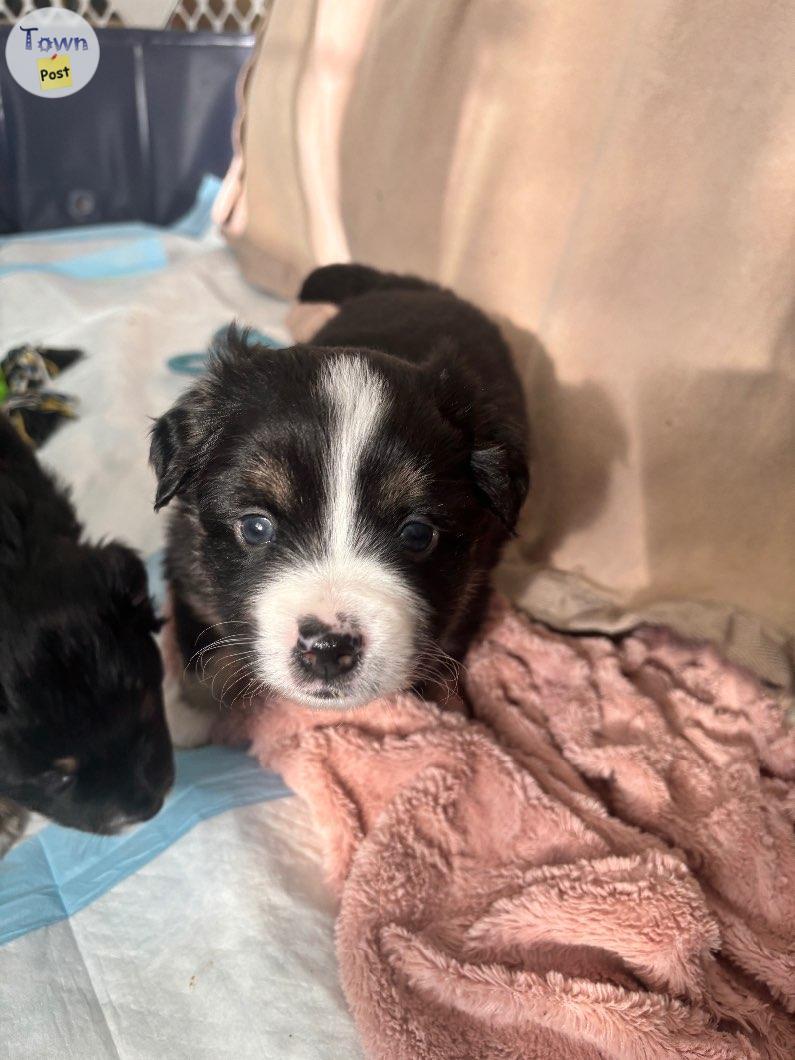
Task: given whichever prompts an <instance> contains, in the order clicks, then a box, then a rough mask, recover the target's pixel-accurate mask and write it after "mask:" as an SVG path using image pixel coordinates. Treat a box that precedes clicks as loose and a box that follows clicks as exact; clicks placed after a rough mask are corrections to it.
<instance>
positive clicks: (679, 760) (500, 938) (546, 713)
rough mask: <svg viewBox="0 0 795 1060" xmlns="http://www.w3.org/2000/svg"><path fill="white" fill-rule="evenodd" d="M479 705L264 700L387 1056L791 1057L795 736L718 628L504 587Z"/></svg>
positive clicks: (343, 949) (370, 1043) (479, 684)
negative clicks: (682, 629)
mask: <svg viewBox="0 0 795 1060" xmlns="http://www.w3.org/2000/svg"><path fill="white" fill-rule="evenodd" d="M465 685H466V692H467V695H468V698H469V700H470V702H471V706H472V709H473V711H474V719H469V718H467V717H465V716H464V715H463V714H462V713H460V712H459V710H457V709H456V702H454V701H451V702H449V703H447V704H442V705H433V704H429V703H423V702H421V701H419V700H417V699H415V698H413V697H411V696H408V695H406V696H401V697H398V698H396V699H394V700H390V701H388V702H382V703H374V704H371V705H370V706H368V707H366V708H364V709H362V710H359V711H354V712H351V713H348V714H334V713H331V712H323V711H321V712H311V711H306V710H302V709H300V708H298V707H296V706H295V705H294V704H290V703H270V704H266V705H265V707H264V709H263V711H262V713H261V714H260V715H259V716H258V717H257V719H256V720H255V722H254V724H253V726H252V734H253V736H254V740H255V750H256V752H257V753H258V754H259V756H260V758H261V760H262V761H263V762H264V763H265V764H267V765H268V766H271V767H273V768H275V769H277V770H279V771H281V772H282V773H283V775H284V777H285V779H286V780H287V781H288V783H289V784H290V785H291V786H292V787H293V788H294V789H295V790H296V791H297V792H298V793H299V794H301V795H302V796H303V797H304V798H305V799H306V800H307V801H308V802H309V805H310V807H311V810H312V813H313V815H314V818H315V821H316V823H317V826H318V828H319V829H320V832H321V834H322V836H323V839H324V842H325V851H326V859H327V865H328V870H329V875H330V878H331V882H332V885H333V887H334V888H335V890H336V892H337V893H338V895H339V898H340V912H339V920H338V924H337V949H338V956H339V962H340V974H341V977H342V982H343V986H344V989H345V992H346V995H347V998H348V1002H349V1004H350V1006H351V1010H352V1012H353V1014H354V1017H355V1019H356V1021H357V1024H358V1027H359V1030H360V1032H361V1035H362V1040H363V1042H364V1044H365V1047H366V1050H367V1053H368V1055H369V1056H372V1057H378V1058H382V1060H473V1058H475V1057H477V1058H478V1060H480V1058H484V1060H485V1058H487V1057H488V1058H497V1060H509V1058H510V1060H557V1058H560V1060H563V1058H567V1060H577V1058H587V1060H597V1058H598V1057H615V1058H617V1060H619V1058H620V1060H629V1058H643V1060H651V1058H660V1060H662V1058H666V1060H668V1058H670V1057H674V1056H676V1057H688V1058H695V1057H699V1058H709V1060H718V1058H730V1057H732V1058H734V1057H744V1058H750V1057H774V1058H776V1060H789V1058H790V1057H792V1056H793V1055H795V1023H794V1022H793V1019H792V1015H791V1013H792V1012H793V1011H794V1010H795V838H794V837H793V818H794V817H795V735H793V734H792V733H788V732H786V730H785V729H784V727H783V724H782V715H781V711H780V708H779V707H778V706H777V704H776V703H775V702H774V701H773V700H771V699H770V698H769V697H768V696H767V695H766V694H765V692H764V691H763V690H762V689H761V688H760V686H759V685H758V684H756V682H755V681H754V680H753V679H751V678H750V677H749V676H748V675H747V674H745V673H743V672H741V671H739V670H737V669H734V668H732V667H731V666H729V665H727V664H726V663H724V662H722V661H721V659H720V658H719V657H718V656H717V654H716V653H715V652H714V651H713V650H712V649H710V648H706V647H702V646H698V645H695V644H688V643H685V642H683V641H680V640H677V639H676V638H674V637H673V636H672V635H670V634H668V633H667V632H665V631H663V630H660V629H651V628H649V629H643V630H640V631H638V632H637V633H635V634H633V635H632V636H630V637H627V638H625V639H623V640H621V641H620V642H618V643H613V642H611V641H610V640H607V639H605V638H602V637H587V638H582V639H576V638H567V637H565V636H560V635H555V634H552V633H549V632H548V631H546V630H545V629H543V628H541V627H540V626H537V625H532V624H531V623H529V622H528V621H527V620H526V619H524V618H522V617H520V616H519V615H518V614H516V613H515V612H513V611H512V610H511V609H509V608H508V607H507V605H505V604H504V603H501V602H499V601H497V602H495V604H494V607H493V610H492V614H491V617H490V620H489V623H488V626H487V628H486V631H485V633H484V635H483V637H482V640H481V642H480V643H479V644H477V645H476V646H475V647H474V648H473V649H472V651H471V653H470V655H469V657H468V659H467V668H466V677H465Z"/></svg>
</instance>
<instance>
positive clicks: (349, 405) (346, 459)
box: [321, 357, 387, 559]
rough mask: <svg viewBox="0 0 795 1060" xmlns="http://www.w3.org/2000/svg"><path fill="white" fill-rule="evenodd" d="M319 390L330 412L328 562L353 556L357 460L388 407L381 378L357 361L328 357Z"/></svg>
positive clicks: (356, 522)
mask: <svg viewBox="0 0 795 1060" xmlns="http://www.w3.org/2000/svg"><path fill="white" fill-rule="evenodd" d="M321 388H322V391H323V394H324V396H325V398H326V400H327V401H328V402H329V404H330V407H331V439H330V446H329V454H328V466H327V469H326V473H325V475H324V479H325V489H326V497H325V501H326V527H325V529H326V537H327V555H328V556H329V558H334V559H337V558H340V559H341V558H342V557H344V556H347V555H350V554H352V553H355V552H356V549H357V545H358V544H359V541H358V534H357V524H358V512H357V496H356V494H357V489H356V487H357V483H358V479H359V470H360V468H361V464H362V458H363V456H364V454H365V452H366V449H367V445H368V443H369V442H370V441H371V440H372V438H373V436H374V435H375V432H376V430H377V428H378V425H379V423H380V422H381V420H382V419H383V416H384V413H385V412H386V407H387V394H386V388H385V386H384V381H383V379H382V378H381V377H380V376H378V375H376V373H375V372H374V371H373V370H372V368H370V366H369V365H368V364H367V363H366V361H364V360H362V359H361V358H360V357H334V358H330V359H329V361H328V362H327V364H326V365H325V366H324V369H323V373H322V375H321Z"/></svg>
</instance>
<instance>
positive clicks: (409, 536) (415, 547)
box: [398, 519, 439, 558]
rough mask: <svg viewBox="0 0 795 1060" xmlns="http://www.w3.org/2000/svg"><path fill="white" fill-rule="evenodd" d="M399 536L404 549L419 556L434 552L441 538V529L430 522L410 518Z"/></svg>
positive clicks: (402, 527)
mask: <svg viewBox="0 0 795 1060" xmlns="http://www.w3.org/2000/svg"><path fill="white" fill-rule="evenodd" d="M398 536H399V538H400V545H401V547H402V548H403V550H404V551H405V552H410V553H411V554H412V555H413V556H415V557H418V558H419V557H422V556H427V555H429V554H430V553H431V552H433V550H434V548H435V547H436V542H437V541H438V540H439V531H438V530H437V529H436V527H435V526H431V524H430V523H424V522H420V520H419V519H410V520H409V521H408V522H407V523H404V524H403V526H401V528H400V532H399V535H398Z"/></svg>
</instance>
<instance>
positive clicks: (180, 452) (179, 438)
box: [149, 402, 193, 512]
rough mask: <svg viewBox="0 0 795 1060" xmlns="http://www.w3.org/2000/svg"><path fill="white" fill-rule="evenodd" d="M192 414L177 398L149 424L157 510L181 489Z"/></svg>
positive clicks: (186, 469)
mask: <svg viewBox="0 0 795 1060" xmlns="http://www.w3.org/2000/svg"><path fill="white" fill-rule="evenodd" d="M191 420H192V417H191V414H190V413H189V412H188V410H187V409H186V408H185V407H184V406H183V405H182V404H181V403H180V402H178V403H177V404H176V405H174V406H173V407H172V408H170V409H169V410H168V412H166V413H164V415H162V416H161V417H160V419H159V420H156V421H155V424H154V426H153V427H152V433H151V440H150V445H149V463H150V464H151V465H152V467H153V468H154V471H155V475H156V476H157V493H156V494H155V511H156V512H159V511H160V509H161V508H163V507H164V506H165V505H166V504H168V502H169V501H170V500H171V498H172V497H175V496H176V495H177V494H178V493H179V492H180V490H182V489H183V488H184V486H185V484H186V482H187V480H188V478H189V477H190V473H191V469H192V460H191V457H192V455H193V445H192V435H193V431H192V429H191V428H192V424H191Z"/></svg>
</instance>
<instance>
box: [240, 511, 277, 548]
mask: <svg viewBox="0 0 795 1060" xmlns="http://www.w3.org/2000/svg"><path fill="white" fill-rule="evenodd" d="M238 526H239V528H240V536H241V537H242V538H243V540H244V541H245V542H246V544H247V545H267V544H268V542H269V541H272V540H273V539H274V537H275V536H276V527H275V526H274V525H273V523H272V522H271V520H270V519H269V518H268V517H267V515H244V516H243V518H242V519H241V520H240V522H239V523H238Z"/></svg>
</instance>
